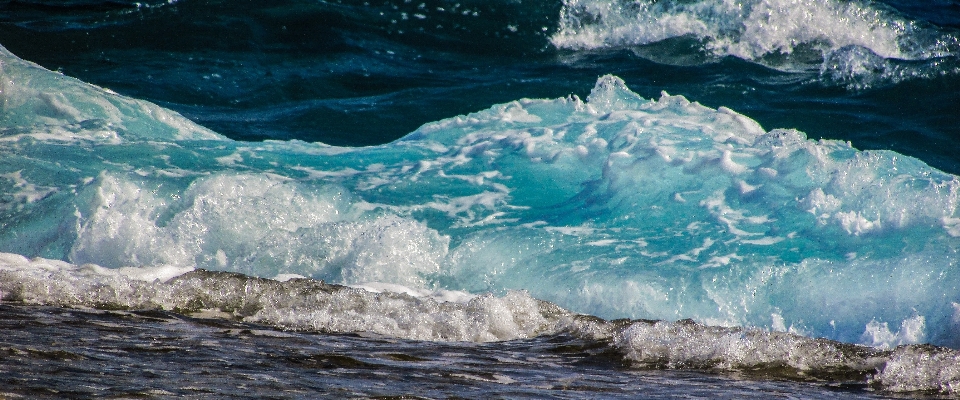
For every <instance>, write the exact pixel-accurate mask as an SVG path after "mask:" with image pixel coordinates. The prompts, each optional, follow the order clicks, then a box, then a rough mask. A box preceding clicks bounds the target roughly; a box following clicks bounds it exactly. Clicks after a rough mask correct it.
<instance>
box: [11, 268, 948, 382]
mask: <svg viewBox="0 0 960 400" xmlns="http://www.w3.org/2000/svg"><path fill="white" fill-rule="evenodd" d="M395 286H396V285H393V286H383V285H376V284H370V285H366V286H364V287H365V288H360V287H348V286H341V285H334V284H327V283H324V282H323V281H318V280H313V279H309V278H301V277H292V276H280V277H277V278H275V279H265V278H257V277H251V276H246V275H242V274H238V273H230V272H214V271H206V270H199V269H192V268H184V267H169V266H159V267H150V268H120V269H108V268H103V267H100V266H97V265H94V264H85V265H75V264H71V263H68V262H64V261H58V260H49V259H43V258H34V259H27V258H26V257H23V256H20V255H17V254H11V253H0V299H2V300H3V301H5V302H9V303H21V304H30V305H46V306H60V307H70V308H94V309H126V310H149V309H162V310H168V311H173V312H176V313H180V314H184V315H189V316H194V317H200V318H222V319H231V320H239V321H243V322H249V323H258V324H264V325H268V326H273V327H275V328H278V329H282V330H295V331H313V332H330V333H349V332H365V333H372V334H377V335H383V336H388V337H394V338H399V339H408V340H428V341H463V342H491V341H506V340H517V339H527V338H533V337H537V336H549V335H558V334H570V335H574V336H576V337H578V338H581V339H584V340H590V341H594V342H598V343H599V344H601V345H602V346H600V347H601V348H603V349H610V348H612V349H613V350H614V351H615V352H616V354H618V355H619V356H620V357H622V359H623V361H624V362H625V364H627V365H630V366H631V367H632V368H637V369H688V370H697V371H706V372H716V373H735V374H742V375H745V376H748V377H760V378H773V379H795V380H802V381H819V382H828V383H856V384H861V385H867V386H869V387H872V388H875V389H878V390H882V391H888V392H900V393H904V392H911V393H916V392H921V393H930V394H950V395H955V394H960V351H957V350H953V349H948V348H943V347H936V346H931V345H906V346H899V347H897V348H895V349H892V350H884V349H880V348H875V347H868V346H862V345H853V344H845V343H840V342H835V341H831V340H827V339H816V338H808V337H804V336H800V335H796V334H793V333H787V332H770V331H765V330H760V329H753V328H740V327H732V328H731V327H713V326H707V325H703V324H699V323H696V322H694V321H692V320H681V321H676V322H668V321H652V320H613V321H607V320H603V319H601V318H597V317H593V316H589V315H582V314H577V313H573V312H570V311H568V310H565V309H563V308H561V307H559V306H557V305H555V304H552V303H549V302H546V301H542V300H538V299H535V298H533V297H531V296H530V295H529V294H527V293H526V292H524V291H511V292H507V293H506V294H505V295H503V296H495V295H493V294H489V293H487V294H483V295H477V296H472V295H467V294H464V293H459V292H424V291H418V290H412V289H407V290H404V289H403V288H398V287H395ZM368 289H373V290H374V291H371V290H368Z"/></svg>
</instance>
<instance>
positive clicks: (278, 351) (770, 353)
mask: <svg viewBox="0 0 960 400" xmlns="http://www.w3.org/2000/svg"><path fill="white" fill-rule="evenodd" d="M152 272H153V273H144V272H143V271H134V270H129V269H126V270H121V271H119V272H116V271H112V270H106V269H103V268H100V267H96V266H93V265H87V266H71V265H69V264H65V263H62V262H56V261H51V260H42V259H35V260H32V261H27V260H25V259H22V258H18V256H13V255H4V261H3V264H2V265H0V291H2V292H3V300H4V301H5V302H6V303H4V305H3V306H2V307H0V313H2V314H4V316H5V318H4V319H3V320H4V321H5V322H4V323H5V324H10V325H11V326H18V327H19V328H18V329H16V330H12V331H11V335H8V336H7V337H5V338H4V339H3V340H0V346H3V347H2V348H0V350H4V351H6V352H7V354H8V355H9V357H7V358H4V361H5V362H11V363H18V364H19V365H35V366H36V368H33V367H31V368H27V369H23V368H20V369H16V370H15V371H16V373H15V374H13V375H10V376H9V377H7V378H6V379H7V382H8V383H9V384H11V385H16V386H18V387H23V388H24V390H27V388H33V389H30V390H36V391H37V392H38V393H42V392H43V391H44V390H50V389H55V390H61V389H58V388H64V389H66V388H69V389H70V390H74V391H77V390H81V392H78V393H91V394H107V393H111V392H112V391H113V390H131V388H134V390H139V389H137V388H139V387H141V386H142V387H144V388H151V389H149V390H165V391H166V392H158V393H160V394H193V393H195V392H204V391H206V392H211V391H213V392H216V391H217V389H214V388H216V387H218V386H216V385H211V384H210V382H209V380H210V379H223V376H224V375H223V373H224V371H223V370H222V369H223V368H226V370H227V371H228V373H229V374H230V376H231V377H232V378H234V379H239V380H240V381H241V382H244V384H245V385H246V386H247V387H248V388H251V390H254V392H255V393H275V392H276V393H284V392H285V391H288V390H297V391H299V390H308V391H311V390H322V391H324V392H326V393H330V392H329V391H331V390H337V391H339V390H346V392H337V393H341V394H351V395H357V394H363V395H372V394H377V393H396V392H407V391H409V390H412V389H410V387H411V386H409V385H414V383H413V382H419V383H420V384H424V383H428V384H429V385H430V386H431V387H432V388H434V389H435V390H437V392H436V393H435V394H434V395H436V394H440V395H443V394H444V393H446V394H447V395H449V393H452V392H459V393H460V395H463V394H468V395H476V396H481V395H483V393H490V392H495V393H499V395H505V394H506V393H516V394H517V395H518V396H532V397H536V396H543V395H545V394H550V395H553V394H552V393H554V391H557V390H563V391H564V392H563V393H564V394H563V396H567V395H573V396H574V397H576V396H580V395H583V394H584V393H593V392H596V393H604V394H605V395H610V396H614V397H616V396H619V395H625V396H627V397H629V396H631V395H633V393H632V390H647V389H643V388H644V387H649V386H650V385H658V386H664V385H665V387H667V389H664V388H663V387H661V388H660V389H658V390H657V393H661V394H662V395H663V396H664V397H672V396H676V395H678V394H680V393H688V392H687V391H697V390H700V389H702V390H703V391H704V392H707V393H715V394H716V395H721V396H730V397H737V396H754V395H770V393H771V392H769V391H773V392H772V393H776V392H777V391H778V390H784V391H786V392H790V393H798V392H799V393H804V392H806V391H809V392H810V396H812V397H815V398H830V397H833V395H834V394H835V393H834V392H833V391H834V390H843V391H844V393H846V394H849V395H857V396H867V392H865V390H877V391H879V392H882V393H911V394H924V393H926V394H950V395H954V394H956V388H957V385H958V383H960V363H958V361H960V353H958V352H957V351H955V350H950V349H946V348H938V347H934V346H916V345H913V346H900V347H897V348H895V349H890V350H883V349H878V348H875V347H868V346H859V345H851V344H843V343H839V342H834V341H830V340H825V339H811V338H808V337H803V336H799V335H796V334H792V333H786V332H770V331H764V330H759V329H750V328H723V327H710V326H705V325H702V324H698V323H695V322H693V321H690V320H683V321H677V322H667V321H651V320H614V321H605V320H603V319H600V318H597V317H592V316H587V315H580V314H576V313H571V312H569V311H567V310H564V309H562V308H560V307H557V306H556V305H554V304H550V303H548V302H544V301H540V300H536V299H533V298H531V297H529V295H527V294H526V293H523V292H513V293H509V294H507V295H505V296H500V297H497V296H492V295H489V294H488V295H481V296H475V297H470V296H467V297H460V298H452V297H450V296H443V294H442V293H440V294H437V293H433V294H430V293H422V292H421V293H418V292H416V291H412V290H411V291H408V292H409V293H392V292H379V293H378V292H370V291H366V290H362V289H354V288H349V287H344V286H339V285H330V284H325V283H323V282H319V281H314V280H311V279H306V278H293V279H288V280H285V281H283V282H281V281H277V280H270V279H263V278H255V277H248V276H244V275H240V274H235V273H226V272H210V271H201V270H197V271H186V272H184V271H172V272H171V271H169V270H154V271H152ZM171 275H175V276H171ZM444 297H445V298H444ZM451 298H452V299H453V300H454V301H447V300H449V299H451ZM51 305H59V306H65V307H67V308H51ZM344 334H349V335H346V336H344ZM145 358H148V359H149V361H147V360H145ZM63 364H67V365H69V368H68V371H70V373H68V374H65V375H64V374H60V375H57V374H54V375H53V376H52V377H45V378H44V379H41V380H39V381H38V380H37V378H36V377H34V376H33V375H32V374H39V375H40V376H46V375H44V371H47V370H48V369H51V368H52V369H56V368H66V367H64V366H63ZM144 364H147V365H144ZM98 365H100V366H98ZM102 365H115V367H114V368H115V369H118V370H117V371H114V375H121V376H123V378H122V379H124V380H127V381H124V382H120V383H109V382H103V383H98V384H94V385H88V386H82V385H76V384H75V381H76V380H82V379H84V378H83V377H85V376H87V375H86V374H89V372H85V371H99V370H100V369H102V368H103V366H102ZM141 366H142V368H144V369H145V370H147V371H149V372H150V376H149V378H150V379H149V380H142V379H143V378H140V375H137V374H133V375H132V376H128V374H127V373H126V372H125V371H128V370H134V369H137V368H141ZM216 368H220V369H219V370H217V372H216V373H213V371H212V369H216ZM184 370H186V372H184ZM317 371H319V373H318V372H317ZM324 371H327V372H329V373H324ZM654 371H661V372H654ZM663 371H674V372H680V371H687V372H691V373H693V374H687V373H674V372H663ZM305 373H310V374H314V373H317V375H311V376H310V378H309V379H306V380H305V381H304V380H301V379H298V378H297V376H299V375H301V374H305ZM699 373H710V374H712V375H710V376H706V375H698V374H699ZM184 374H185V375H186V376H187V377H188V378H187V379H183V377H182V376H181V375H184ZM211 375H212V376H211ZM214 376H215V377H214ZM375 377H380V378H375ZM731 378H738V379H744V378H748V379H751V380H754V381H753V382H752V383H746V382H740V381H737V380H730V379H731ZM173 379H181V380H179V381H176V383H174V382H172V380H173ZM757 379H759V380H760V381H759V382H758V381H756V380H757ZM371 380H373V381H376V382H379V383H380V384H382V386H376V385H375V386H374V387H372V388H371V387H370V386H369V382H371ZM674 380H679V381H683V382H686V381H687V380H692V381H691V382H693V383H690V382H687V383H671V382H673V381H674ZM783 380H785V381H791V382H805V383H803V384H801V383H778V382H774V381H783ZM23 382H34V383H31V384H29V385H25V386H20V385H21V383H23ZM723 382H725V383H723ZM111 384H115V385H117V386H116V388H117V389H114V387H112V386H111ZM467 384H468V386H470V387H472V389H467V388H466V387H464V386H463V385H467ZM700 384H703V385H704V387H702V388H701V387H700V386H699V385H700ZM670 385H676V386H677V387H676V391H674V390H673V389H669V387H670ZM717 385H720V386H727V387H726V388H719V387H717ZM158 386H159V387H158ZM617 388H619V389H617ZM778 388H779V389H778ZM84 390H85V391H87V392H82V391H84ZM143 390H147V389H143ZM371 390H372V392H371ZM473 390H479V392H473ZM257 391H262V392H257ZM848 391H854V392H848ZM154 394H157V393H154ZM221 394H229V393H221ZM421 395H422V394H421ZM427 397H432V395H429V396H427Z"/></svg>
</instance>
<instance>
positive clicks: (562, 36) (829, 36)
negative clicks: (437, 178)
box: [551, 0, 960, 87]
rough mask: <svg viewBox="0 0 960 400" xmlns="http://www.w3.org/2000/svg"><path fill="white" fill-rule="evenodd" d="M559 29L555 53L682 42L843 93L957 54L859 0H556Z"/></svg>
mask: <svg viewBox="0 0 960 400" xmlns="http://www.w3.org/2000/svg"><path fill="white" fill-rule="evenodd" d="M559 25H560V26H559V29H558V30H557V32H556V33H555V34H554V35H553V36H552V37H551V42H552V43H553V44H554V46H556V47H558V48H561V49H573V50H592V49H606V48H623V47H628V48H629V47H635V46H643V45H648V44H653V43H657V42H661V41H664V40H667V39H683V38H686V39H689V40H694V41H697V42H699V43H701V44H702V46H703V50H704V51H705V52H707V53H709V54H712V55H714V56H735V57H739V58H742V59H746V60H753V61H757V62H760V63H762V64H765V65H768V66H773V67H776V68H781V69H786V70H797V69H800V70H803V69H814V70H815V69H820V70H821V74H822V76H823V77H824V78H826V79H828V80H832V81H835V82H839V83H842V84H846V85H848V86H853V87H866V86H871V85H873V84H876V83H877V82H881V81H887V80H894V81H898V80H902V79H906V78H908V77H911V76H929V75H937V74H940V73H953V72H955V71H942V70H940V69H939V68H938V67H937V66H936V65H927V66H922V67H916V66H910V65H906V64H896V63H891V62H889V61H887V60H892V59H896V60H927V59H936V58H940V57H948V56H956V55H957V54H960V39H958V37H957V36H955V35H952V34H949V33H945V32H941V31H939V30H937V29H936V28H933V27H929V26H925V25H923V24H921V23H918V22H915V21H912V20H910V19H908V18H906V17H903V16H901V15H899V14H897V13H896V12H894V11H892V10H890V9H889V8H886V7H884V6H882V5H880V4H877V3H873V2H869V1H837V0H828V1H816V0H800V1H798V0H749V1H729V0H728V1H699V0H698V1H669V0H668V1H649V0H641V1H624V0H617V1H602V0H565V1H564V5H563V9H562V11H561V16H560V23H559ZM660 53H663V52H658V51H653V52H644V53H643V54H646V55H647V56H650V57H654V58H657V57H662V56H659V55H658V54H660ZM667 53H669V52H667ZM667 61H669V60H667Z"/></svg>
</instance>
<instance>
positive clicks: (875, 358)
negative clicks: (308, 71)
mask: <svg viewBox="0 0 960 400" xmlns="http://www.w3.org/2000/svg"><path fill="white" fill-rule="evenodd" d="M852 23H856V21H853V22H852ZM876 30H878V31H879V28H877V29H876ZM878 34H879V33H878ZM565 35H566V36H565ZM578 35H580V36H582V35H583V34H582V32H581V33H578ZM567 36H568V32H566V31H565V30H563V29H561V32H560V33H558V34H557V36H555V37H554V40H555V41H558V42H559V41H564V40H573V39H565V38H567ZM578 40H579V39H578ZM611 40H612V39H611ZM616 40H627V39H616ZM577 43H579V42H577ZM717 43H720V42H717ZM738 43H739V44H737V45H736V46H734V45H730V44H722V43H721V44H722V46H726V47H724V48H725V49H726V50H723V51H726V52H734V53H736V54H737V55H741V54H740V53H743V52H748V53H749V52H750V51H754V50H750V48H746V47H744V48H743V49H741V47H743V46H746V45H747V44H745V42H742V41H741V42H738ZM721 44H716V45H714V47H716V48H720V47H718V46H721ZM574 45H576V46H587V45H588V44H583V43H581V44H574ZM840 45H842V43H841V44H840ZM840 45H837V46H840ZM835 47H836V46H835ZM737 49H740V50H737ZM744 49H746V50H744ZM758 51H759V50H758ZM891 51H892V50H891ZM743 55H744V56H745V57H754V56H756V55H754V54H752V53H751V54H746V53H744V54H743ZM0 58H2V60H0V62H2V64H0V65H2V81H0V91H2V94H3V97H2V104H0V105H2V109H3V117H2V123H3V128H2V131H0V142H2V143H3V146H2V147H0V178H2V179H0V193H3V194H2V196H3V197H2V198H0V251H3V252H4V254H2V256H0V293H2V296H3V299H4V300H8V301H20V302H25V303H29V304H41V305H58V306H66V307H94V308H124V309H128V308H129V309H156V308H160V309H164V310H172V311H176V312H181V313H188V314H191V313H192V314H198V313H200V314H203V315H213V316H223V317H227V318H239V319H242V320H244V321H249V322H257V323H264V324H268V325H272V326H276V327H279V328H284V329H294V330H312V331H323V332H373V333H377V334H382V335H387V336H392V337H398V338H405V339H417V340H448V341H477V342H485V341H498V340H511V339H519V338H530V337H537V336H541V335H552V334H560V333H572V334H574V335H577V336H578V337H582V338H586V339H590V340H596V341H602V342H604V343H606V345H608V346H610V347H611V348H613V349H615V350H616V351H617V352H618V353H619V354H621V355H622V357H623V358H624V359H626V360H628V361H630V362H631V364H632V365H634V366H636V367H638V368H645V367H654V368H664V367H666V368H695V369H708V370H710V369H716V370H737V369H770V370H774V371H781V370H785V371H787V372H782V371H781V372H778V373H784V374H788V375H801V376H810V377H827V378H826V379H830V378H829V377H830V376H832V375H833V374H846V375H844V376H848V375H850V374H853V375H855V376H857V377H859V378H861V379H862V380H865V381H869V382H870V383H871V384H875V385H877V386H879V387H881V388H883V389H885V390H892V391H933V392H946V393H956V391H957V390H958V389H957V388H958V385H960V362H958V361H960V355H958V353H957V352H956V351H954V350H950V349H945V348H934V347H931V346H900V345H913V344H922V343H932V344H935V345H941V346H949V347H954V348H956V347H958V346H960V342H958V341H957V340H958V339H957V338H958V337H960V303H958V302H960V297H958V293H960V289H958V284H960V275H958V274H960V272H958V271H960V268H958V267H960V266H958V265H957V264H958V260H960V257H958V256H957V250H958V248H960V213H958V210H957V207H958V204H957V202H958V195H960V194H958V189H960V180H958V178H957V177H956V176H954V175H950V174H947V173H944V172H941V171H938V170H936V169H933V168H931V167H929V166H927V165H926V164H924V163H923V162H921V161H919V160H917V159H914V158H911V157H908V156H904V155H901V154H898V153H895V152H892V151H859V150H857V149H855V148H853V147H852V146H851V145H850V144H849V143H847V142H841V141H832V140H819V141H814V140H809V139H807V138H806V136H805V135H804V133H802V132H799V131H796V130H782V129H774V130H770V131H767V130H765V129H764V128H762V127H761V126H760V125H759V124H758V123H757V122H755V121H753V120H752V119H750V118H748V117H746V116H744V115H741V114H738V113H737V112H735V111H733V110H730V109H728V108H725V107H720V108H718V109H712V108H708V107H705V106H702V105H700V104H698V103H696V102H690V101H688V100H687V99H685V98H683V97H681V96H671V95H669V94H667V93H663V95H662V96H661V97H660V98H659V99H656V100H649V99H645V98H642V97H640V96H639V95H637V94H635V93H633V92H631V91H630V90H629V89H628V88H627V86H626V85H625V84H624V82H623V81H622V80H621V79H619V78H617V77H615V76H610V75H608V76H603V77H601V78H599V79H598V81H597V83H596V86H595V87H594V89H593V91H592V92H591V93H590V95H589V97H588V98H587V99H586V100H585V101H584V100H581V99H580V98H578V97H576V96H570V97H566V98H559V99H549V100H540V99H521V100H516V101H513V102H509V103H505V104H500V105H495V106H493V107H491V108H489V109H487V110H484V111H480V112H477V113H473V114H469V115H463V116H458V117H454V118H449V119H445V120H441V121H437V122H433V123H428V124H426V125H424V126H422V127H421V128H419V129H417V130H416V131H414V132H412V133H410V134H409V135H407V136H405V137H403V138H401V139H400V140H397V141H394V142H391V143H388V144H384V145H379V146H373V147H364V148H346V147H334V146H328V145H324V144H322V143H306V142H301V141H296V140H293V141H266V142H262V143H253V142H238V141H233V140H230V139H227V138H226V137H223V136H221V135H219V134H216V133H214V132H211V131H209V130H207V129H205V128H202V127H200V126H197V125H195V124H193V123H192V122H190V121H188V120H187V119H185V118H183V117H181V116H180V115H179V114H177V113H175V112H173V111H169V110H166V109H163V108H161V107H158V106H156V105H153V104H151V103H148V102H145V101H140V100H134V99H130V98H126V97H123V96H120V95H118V94H115V93H112V92H110V91H108V90H105V89H101V88H98V87H95V86H92V85H89V84H86V83H83V82H80V81H78V80H75V79H72V78H69V77H66V76H63V75H61V74H57V73H55V72H51V71H48V70H45V69H43V68H41V67H39V66H37V65H35V64H32V63H29V62H27V61H24V60H21V59H19V58H17V57H16V56H14V55H12V54H11V53H9V52H7V51H6V50H2V53H0ZM324 282H326V283H324ZM594 316H595V317H594ZM598 317H599V318H598ZM601 318H604V319H607V320H615V319H643V320H636V321H627V320H616V321H607V320H604V319H601ZM678 320H679V321H678ZM657 321H661V322H657ZM662 321H678V322H662ZM814 338H823V339H814ZM861 345H866V346H861ZM897 346H900V347H897Z"/></svg>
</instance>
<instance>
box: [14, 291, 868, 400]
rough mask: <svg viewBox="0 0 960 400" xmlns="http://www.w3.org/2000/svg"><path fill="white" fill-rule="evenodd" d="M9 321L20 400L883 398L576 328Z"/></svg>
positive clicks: (51, 311) (50, 315)
mask: <svg viewBox="0 0 960 400" xmlns="http://www.w3.org/2000/svg"><path fill="white" fill-rule="evenodd" d="M0 316H2V318H0V321H2V322H0V324H2V328H3V329H4V330H5V331H6V332H8V334H5V335H4V337H3V338H2V339H0V352H2V354H3V355H4V357H2V358H0V370H2V371H4V376H3V378H0V385H2V386H3V387H4V389H3V393H2V394H3V395H4V396H10V397H15V396H17V395H19V396H26V397H29V398H89V397H98V398H105V397H110V398H116V397H137V398H158V397H179V398H183V397H186V398H209V397H211V396H213V397H230V398H316V397H318V396H319V397H323V398H450V397H459V398H561V399H565V398H569V399H574V398H585V397H590V398H636V397H637V396H642V397H643V398H653V399H661V398H662V399H674V398H703V397H710V398H723V399H725V398H730V399H734V398H736V399H742V398H810V399H840V398H843V399H861V398H862V399H874V398H885V397H884V396H882V395H879V394H872V393H869V392H865V391H864V385H863V384H862V383H859V382H856V383H849V384H844V383H838V382H833V383H830V384H827V383H816V382H810V383H803V382H791V381H784V380H776V379H763V378H762V377H760V379H757V378H756V377H750V376H749V374H748V375H747V377H748V378H753V379H744V378H738V377H737V376H735V375H732V374H728V375H716V374H706V373H698V372H692V371H665V370H639V371H637V370H629V369H627V368H625V362H624V360H623V359H622V358H621V357H619V356H618V355H617V354H615V353H614V354H611V353H610V352H609V351H605V348H604V347H603V346H602V345H600V344H598V343H589V342H584V341H582V340H579V339H577V338H574V337H570V336H567V335H558V336H545V337H538V338H535V339H527V340H516V341H509V342H500V343H495V344H474V343H435V342H420V341H407V340H399V339H391V338H387V337H377V336H371V335H355V334H354V335H345V334H337V335H334V334H321V333H301V332H293V331H279V330H275V329H272V328H270V327H266V326H261V325H256V324H247V323H240V322H231V321H228V320H223V319H203V318H190V317H185V316H182V315H178V314H173V313H169V312H158V311H133V312H130V311H95V310H86V311H84V310H71V309H62V308H52V307H38V306H22V305H14V304H3V305H0Z"/></svg>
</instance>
